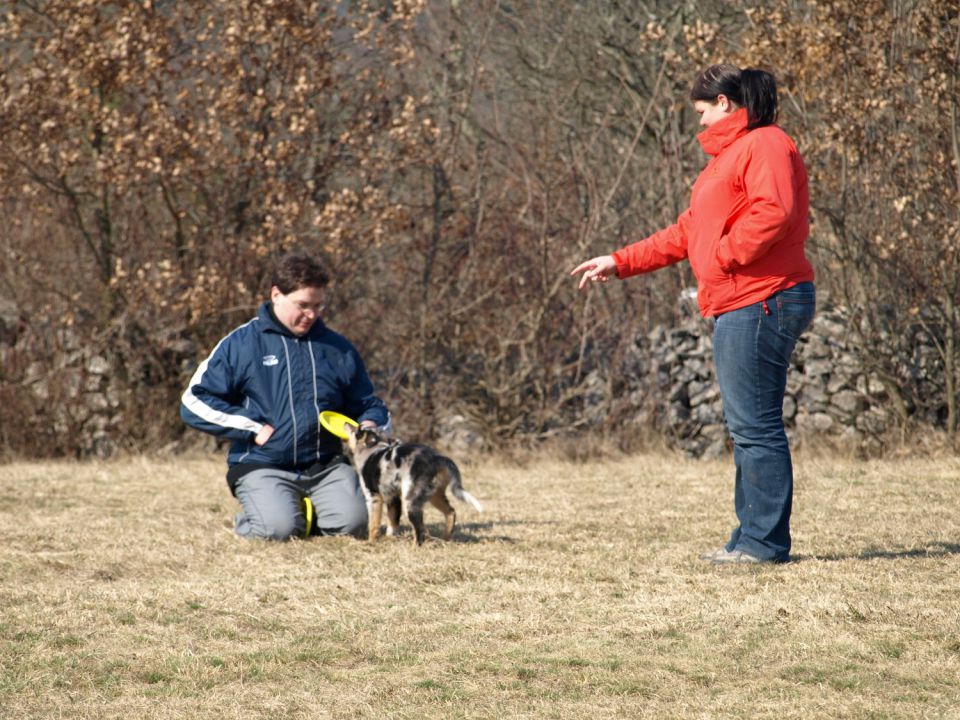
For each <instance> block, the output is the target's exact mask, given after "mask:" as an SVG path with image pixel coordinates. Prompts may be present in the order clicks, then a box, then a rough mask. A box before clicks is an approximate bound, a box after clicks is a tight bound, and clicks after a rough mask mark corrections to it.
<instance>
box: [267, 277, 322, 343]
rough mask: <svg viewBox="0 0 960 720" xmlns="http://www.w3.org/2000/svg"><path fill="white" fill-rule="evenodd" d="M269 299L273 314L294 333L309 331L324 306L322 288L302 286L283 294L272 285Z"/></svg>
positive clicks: (300, 333) (301, 333) (302, 333)
mask: <svg viewBox="0 0 960 720" xmlns="http://www.w3.org/2000/svg"><path fill="white" fill-rule="evenodd" d="M270 299H271V300H272V301H273V314H274V315H276V316H277V320H279V321H280V322H281V323H283V325H284V327H286V328H287V330H289V331H290V332H292V333H293V334H294V335H304V334H306V333H307V332H309V330H310V328H312V327H313V323H315V322H316V320H317V318H318V317H320V313H321V312H322V311H323V307H324V305H323V290H322V289H321V288H315V287H302V288H299V289H297V290H294V291H293V292H289V293H286V294H284V293H282V292H280V288H278V287H277V286H276V285H274V286H273V287H272V288H270Z"/></svg>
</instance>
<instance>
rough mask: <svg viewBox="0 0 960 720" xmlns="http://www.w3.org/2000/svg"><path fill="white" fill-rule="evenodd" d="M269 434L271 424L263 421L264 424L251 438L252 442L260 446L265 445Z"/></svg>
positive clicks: (271, 431)
mask: <svg viewBox="0 0 960 720" xmlns="http://www.w3.org/2000/svg"><path fill="white" fill-rule="evenodd" d="M271 435H273V426H272V425H267V424H266V423H264V426H263V427H262V428H260V432H258V433H257V436H256V437H255V438H254V439H253V442H254V443H255V444H257V445H261V446H262V445H266V443H267V440H269V439H270V436H271Z"/></svg>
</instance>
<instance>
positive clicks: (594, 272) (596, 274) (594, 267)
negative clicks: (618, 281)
mask: <svg viewBox="0 0 960 720" xmlns="http://www.w3.org/2000/svg"><path fill="white" fill-rule="evenodd" d="M581 272H582V273H583V277H581V278H580V285H579V288H578V289H580V290H583V288H585V287H586V286H587V283H588V282H606V281H607V280H609V279H610V278H611V277H612V276H614V275H616V274H617V262H616V260H614V259H613V255H601V256H600V257H595V258H593V259H592V260H587V261H586V262H582V263H580V264H579V265H577V266H576V267H575V268H574V269H573V270H571V271H570V274H571V275H576V274H577V273H581Z"/></svg>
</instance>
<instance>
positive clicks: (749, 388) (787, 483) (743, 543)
mask: <svg viewBox="0 0 960 720" xmlns="http://www.w3.org/2000/svg"><path fill="white" fill-rule="evenodd" d="M815 306H816V292H815V290H814V286H813V283H809V282H805V283H800V284H799V285H795V286H794V287H792V288H788V289H787V290H781V291H780V292H778V293H776V294H774V295H772V296H771V297H769V298H767V299H766V300H765V301H763V302H759V303H756V304H754V305H748V306H747V307H744V308H740V309H738V310H732V311H730V312H727V313H723V314H721V315H718V316H716V318H715V319H714V327H713V354H714V361H715V363H716V367H717V379H718V381H719V384H720V397H721V399H722V401H723V418H724V422H725V423H726V425H727V429H728V430H729V431H730V435H731V436H732V437H733V459H734V463H735V465H736V484H735V488H734V507H735V509H736V513H737V519H738V520H739V522H740V525H739V527H737V528H736V529H735V530H734V531H733V534H732V535H731V536H730V541H729V542H728V543H727V545H726V549H727V550H730V551H733V550H741V551H743V552H745V553H748V554H750V555H753V556H754V557H757V558H760V559H761V560H768V561H773V562H786V561H787V560H789V559H790V511H791V509H792V504H793V464H792V462H791V459H790V446H789V444H788V442H787V434H786V431H785V430H784V427H783V396H784V393H785V391H786V386H787V370H788V368H789V366H790V356H791V355H792V354H793V349H794V347H795V346H796V343H797V338H798V337H800V334H801V333H802V332H803V331H804V330H805V329H806V327H807V326H808V325H809V324H810V321H811V320H812V319H813V313H814V309H815Z"/></svg>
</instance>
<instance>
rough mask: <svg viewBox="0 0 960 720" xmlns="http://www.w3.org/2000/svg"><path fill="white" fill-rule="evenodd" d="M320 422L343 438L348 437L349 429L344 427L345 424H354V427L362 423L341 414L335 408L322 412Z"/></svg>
mask: <svg viewBox="0 0 960 720" xmlns="http://www.w3.org/2000/svg"><path fill="white" fill-rule="evenodd" d="M320 424H321V425H323V427H325V428H326V429H327V430H329V431H330V432H331V433H333V434H334V435H336V436H337V437H338V438H342V439H343V440H346V439H347V431H346V429H345V428H344V426H345V425H353V426H354V427H357V426H359V425H360V423H358V422H357V421H356V420H354V419H353V418H348V417H347V416H346V415H341V414H340V413H338V412H334V411H333V410H324V411H323V412H322V413H320Z"/></svg>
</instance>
